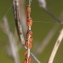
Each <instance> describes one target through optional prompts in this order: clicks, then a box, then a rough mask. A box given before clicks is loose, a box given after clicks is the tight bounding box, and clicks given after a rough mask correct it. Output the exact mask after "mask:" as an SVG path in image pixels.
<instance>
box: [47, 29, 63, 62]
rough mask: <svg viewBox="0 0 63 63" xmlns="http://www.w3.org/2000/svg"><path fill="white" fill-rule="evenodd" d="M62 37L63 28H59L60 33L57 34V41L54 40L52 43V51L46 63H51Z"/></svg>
mask: <svg viewBox="0 0 63 63" xmlns="http://www.w3.org/2000/svg"><path fill="white" fill-rule="evenodd" d="M62 39H63V29H62V30H61V33H60V35H59V37H58V39H57V41H56V43H55V45H54V48H53V50H52V53H51V55H50V58H49V61H48V63H53V60H54V58H55V55H56V53H57V50H58V48H59V46H60V43H61V41H62Z"/></svg>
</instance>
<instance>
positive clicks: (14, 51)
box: [4, 17, 20, 63]
mask: <svg viewBox="0 0 63 63" xmlns="http://www.w3.org/2000/svg"><path fill="white" fill-rule="evenodd" d="M4 25H5V31H6V34H7V36H8V38H9V42H10V46H11V50H12V55H13V58H14V61H15V63H20V60H19V55H18V47H17V42H16V41H15V38H14V35H13V34H12V32H11V31H10V27H9V25H8V22H7V18H6V17H4Z"/></svg>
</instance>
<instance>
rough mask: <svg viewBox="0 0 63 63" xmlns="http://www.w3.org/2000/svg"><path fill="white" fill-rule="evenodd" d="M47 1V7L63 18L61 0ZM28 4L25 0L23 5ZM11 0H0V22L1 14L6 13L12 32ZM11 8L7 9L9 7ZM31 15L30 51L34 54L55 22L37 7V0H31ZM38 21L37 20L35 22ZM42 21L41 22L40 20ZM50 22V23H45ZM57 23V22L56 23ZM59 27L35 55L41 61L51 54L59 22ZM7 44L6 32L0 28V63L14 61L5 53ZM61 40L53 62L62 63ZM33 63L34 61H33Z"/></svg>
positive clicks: (62, 3)
mask: <svg viewBox="0 0 63 63" xmlns="http://www.w3.org/2000/svg"><path fill="white" fill-rule="evenodd" d="M46 2H47V8H48V9H49V10H50V11H51V12H52V13H53V14H54V15H56V16H57V17H59V18H60V19H63V18H62V17H63V16H62V13H63V0H46ZM27 4H28V0H26V1H25V5H27ZM11 6H12V1H11V0H0V22H2V23H3V20H2V19H3V16H4V15H6V16H7V17H8V21H9V25H10V28H11V30H12V32H13V33H14V30H15V23H14V16H13V10H12V7H11ZM10 7H11V9H10V10H9V8H10ZM31 17H32V19H33V21H34V22H33V26H32V30H33V38H34V42H33V48H32V52H33V53H34V54H35V53H36V50H37V48H38V47H39V46H40V44H41V42H42V41H43V40H44V38H45V37H46V35H47V34H48V32H49V31H50V30H51V29H52V27H53V26H54V24H55V23H57V22H56V20H54V19H53V18H52V17H51V16H49V15H48V14H47V13H46V12H45V11H43V9H42V8H41V7H39V4H38V1H37V0H33V1H32V5H31ZM36 21H39V22H36ZM41 21H42V22H41ZM46 22H50V23H46ZM57 24H59V23H57ZM59 26H60V27H59V29H58V31H57V32H56V34H55V35H54V36H53V38H52V39H51V40H50V43H49V44H48V46H47V47H46V48H45V50H44V51H43V53H41V54H39V55H38V56H37V57H38V59H39V60H40V61H41V62H42V63H47V61H48V59H49V56H50V54H51V51H52V49H53V46H54V44H55V42H56V39H57V37H58V36H59V33H60V31H61V29H62V25H60V24H59ZM51 34H52V33H51ZM7 46H9V40H8V37H7V36H6V34H5V33H4V32H3V31H2V29H1V28H0V63H14V61H13V58H12V57H9V56H8V55H7V54H6V50H5V48H6V47H7ZM62 48H63V41H62V43H61V45H60V47H59V50H58V52H57V54H56V57H55V59H54V62H53V63H63V59H62V58H63V49H62ZM24 50H25V49H24V48H23V47H22V48H21V49H20V51H19V55H20V59H21V62H23V60H24V58H25V57H24V55H23V52H24ZM33 63H35V62H33Z"/></svg>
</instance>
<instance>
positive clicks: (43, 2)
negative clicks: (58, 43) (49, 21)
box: [38, 0, 63, 25]
mask: <svg viewBox="0 0 63 63" xmlns="http://www.w3.org/2000/svg"><path fill="white" fill-rule="evenodd" d="M38 1H39V5H40V6H41V7H42V9H43V10H44V11H45V12H46V13H47V14H49V15H50V16H51V17H53V18H54V19H55V20H56V21H57V22H59V23H60V24H62V25H63V22H62V20H61V19H59V18H58V17H56V16H55V15H54V14H52V13H51V12H50V11H49V10H48V9H47V7H46V1H45V0H38Z"/></svg>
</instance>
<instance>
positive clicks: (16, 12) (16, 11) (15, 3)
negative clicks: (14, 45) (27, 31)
mask: <svg viewBox="0 0 63 63" xmlns="http://www.w3.org/2000/svg"><path fill="white" fill-rule="evenodd" d="M12 2H13V10H14V16H15V23H16V28H17V33H18V35H19V38H20V41H21V44H22V45H23V46H24V47H25V48H26V49H27V47H26V46H25V45H24V44H25V39H24V36H23V31H22V26H21V24H20V15H19V9H18V6H19V3H18V0H13V1H12ZM31 55H32V54H31ZM32 57H33V58H34V59H35V60H36V61H37V60H38V59H37V58H36V57H35V56H34V55H32ZM38 61H39V60H38ZM38 61H37V63H41V62H40V61H39V62H38Z"/></svg>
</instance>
